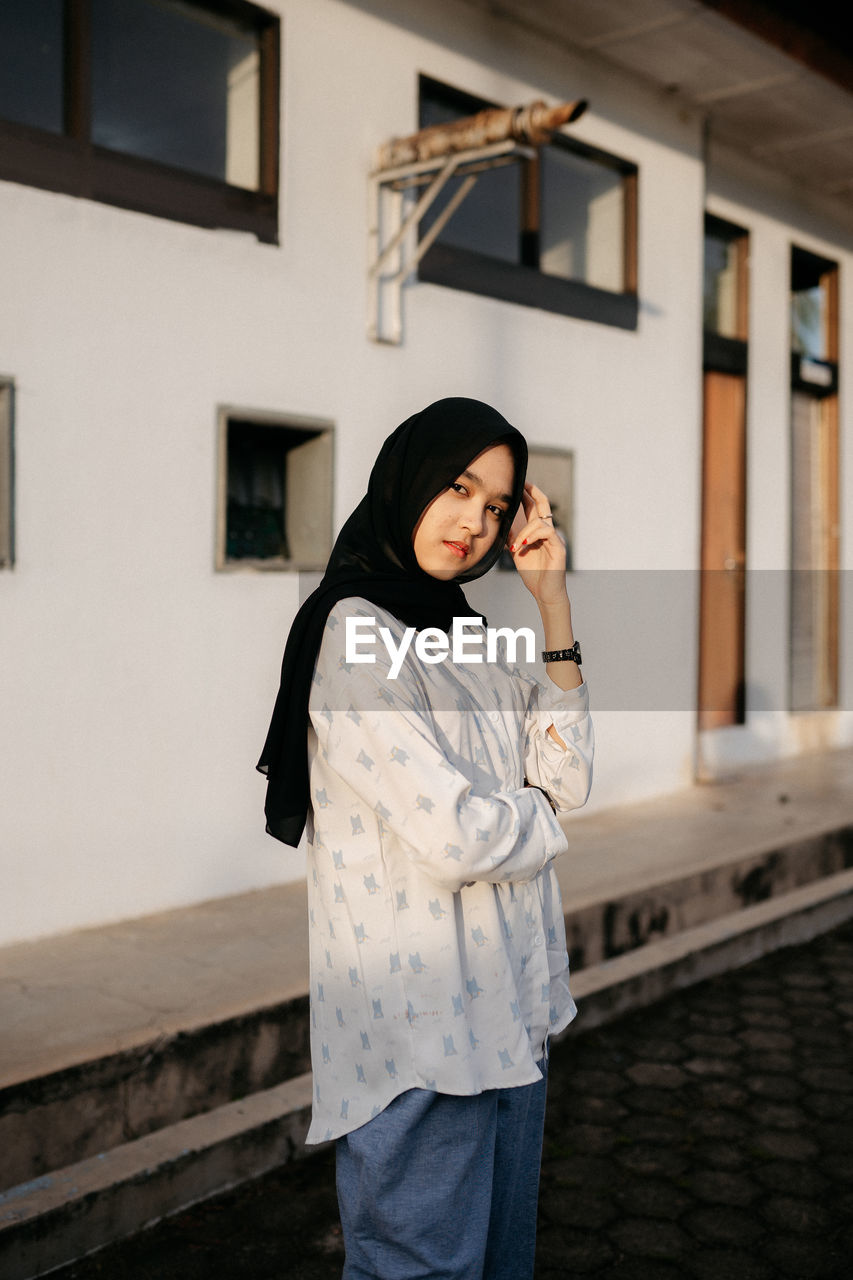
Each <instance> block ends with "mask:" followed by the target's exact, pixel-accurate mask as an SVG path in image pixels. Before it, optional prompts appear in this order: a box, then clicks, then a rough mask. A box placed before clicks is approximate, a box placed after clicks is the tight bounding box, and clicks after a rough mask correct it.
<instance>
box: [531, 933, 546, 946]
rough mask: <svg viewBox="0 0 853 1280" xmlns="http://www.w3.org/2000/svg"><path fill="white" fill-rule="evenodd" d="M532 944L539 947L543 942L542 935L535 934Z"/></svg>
mask: <svg viewBox="0 0 853 1280" xmlns="http://www.w3.org/2000/svg"><path fill="white" fill-rule="evenodd" d="M533 942H534V945H535V946H537V947H541V946H542V943H543V942H544V938H543V937H542V934H541V933H537V935H536V937H535V938H534V939H533Z"/></svg>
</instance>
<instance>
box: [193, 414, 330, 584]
mask: <svg viewBox="0 0 853 1280" xmlns="http://www.w3.org/2000/svg"><path fill="white" fill-rule="evenodd" d="M226 431H227V436H226V453H227V459H226V462H227V475H226V477H225V511H224V516H225V519H224V524H223V531H224V548H223V550H224V555H223V554H222V553H221V552H220V553H219V558H218V565H219V568H224V567H225V566H226V565H228V564H233V563H235V562H238V561H241V562H242V563H243V564H244V565H245V564H246V563H247V562H251V563H253V564H263V565H264V566H265V567H277V568H288V567H291V566H298V567H300V568H315V569H316V568H321V567H322V566H323V565H325V563H326V560H327V559H328V557H329V553H330V551H331V549H332V480H331V475H332V434H331V431H330V430H328V429H312V428H305V427H296V426H289V425H287V424H281V425H279V424H277V423H271V422H257V421H253V420H251V419H242V418H228V419H227V424H226Z"/></svg>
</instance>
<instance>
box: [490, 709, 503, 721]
mask: <svg viewBox="0 0 853 1280" xmlns="http://www.w3.org/2000/svg"><path fill="white" fill-rule="evenodd" d="M500 718H501V717H500V712H498V711H490V712H489V719H490V720H494V721H498V720H500Z"/></svg>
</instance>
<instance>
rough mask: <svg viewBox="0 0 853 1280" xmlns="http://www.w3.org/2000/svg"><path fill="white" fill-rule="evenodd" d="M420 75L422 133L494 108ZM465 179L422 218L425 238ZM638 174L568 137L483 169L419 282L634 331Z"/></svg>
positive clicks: (425, 263)
mask: <svg viewBox="0 0 853 1280" xmlns="http://www.w3.org/2000/svg"><path fill="white" fill-rule="evenodd" d="M494 105H495V104H494V103H490V102H484V101H483V100H482V99H479V98H474V97H472V96H471V95H470V94H466V93H463V92H461V91H460V90H457V89H452V88H450V87H449V86H448V85H444V84H441V83H439V82H438V81H436V80H431V79H429V78H428V77H426V76H421V80H420V127H421V128H425V127H426V126H428V125H433V124H440V123H444V122H446V121H449V120H456V119H459V118H460V117H462V116H467V115H471V114H473V113H474V112H476V111H480V110H482V109H483V108H484V107H489V106H494ZM461 181H462V179H459V178H455V179H452V180H451V181H450V182H449V183H447V185H446V186H445V188H444V190H443V192H442V194H441V196H439V198H438V199H437V200H436V201H435V203H434V204H433V206H432V208H431V209H430V211H429V213H428V214H427V215H426V216H425V217H424V218H423V219H422V222H421V232H422V233H425V232H426V231H427V230H428V229H429V227H430V226H431V225H432V223H433V222H434V221H435V218H436V217H437V216H438V215H439V213H440V212H441V210H442V209H443V208H444V207H445V205H446V204H447V203H448V201H449V200H450V199H452V197H453V194H454V192H455V191H456V190H457V188H458V186H459V184H460V182H461ZM636 222H637V168H636V166H635V165H632V164H629V163H628V162H627V161H624V160H619V159H617V157H615V156H611V155H608V154H607V153H606V152H603V151H599V150H597V149H596V148H594V147H589V146H587V145H586V144H584V143H581V142H578V141H577V140H575V139H574V138H570V137H568V136H566V135H563V134H556V135H555V136H554V139H553V141H552V142H551V143H550V144H549V145H548V146H545V147H542V148H541V149H540V150H539V151H538V152H537V156H536V158H535V159H532V160H524V161H522V162H521V163H516V164H512V165H504V166H500V167H496V168H492V169H488V170H486V171H485V172H483V173H482V174H481V175H480V177H479V179H478V182H477V185H476V186H475V187H474V188H473V190H472V191H471V192H470V194H469V195H468V196H467V198H466V199H465V200H463V202H462V204H461V205H460V206H459V208H458V209H457V210H456V212H455V213H454V214H453V216H452V217H451V218H450V220H449V222H448V223H447V224H446V226H445V227H444V228H443V229H442V231H441V232H440V234H439V236H438V238H437V239H436V241H435V243H434V244H433V245H432V247H431V248H430V249H429V250H428V251H427V253H426V254H425V255H424V258H423V260H422V262H421V265H420V268H419V275H420V278H421V279H422V280H427V281H430V282H432V283H434V284H444V285H449V286H451V287H453V288H459V289H467V290H470V291H471V292H474V293H483V294H487V295H488V296H490V297H496V298H503V299H506V300H508V301H512V302H519V303H521V304H523V305H527V306H535V307H541V308H543V309H544V310H547V311H556V312H559V313H561V314H563V315H572V316H578V317H580V318H582V319H587V320H597V321H600V322H601V323H603V324H612V325H617V326H619V327H621V328H626V329H634V328H636V326H637V280H636V276H637V266H636V239H637V236H636Z"/></svg>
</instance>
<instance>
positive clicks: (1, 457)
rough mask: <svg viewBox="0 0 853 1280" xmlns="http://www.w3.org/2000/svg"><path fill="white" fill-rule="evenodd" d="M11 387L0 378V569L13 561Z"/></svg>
mask: <svg viewBox="0 0 853 1280" xmlns="http://www.w3.org/2000/svg"><path fill="white" fill-rule="evenodd" d="M13 390H14V388H13V386H12V383H11V382H9V381H8V379H5V378H0V569H10V568H11V567H12V565H13V564H14V562H15V541H14V522H13V501H14V487H13V460H14V452H13V447H12V425H13V415H12V407H13Z"/></svg>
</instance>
